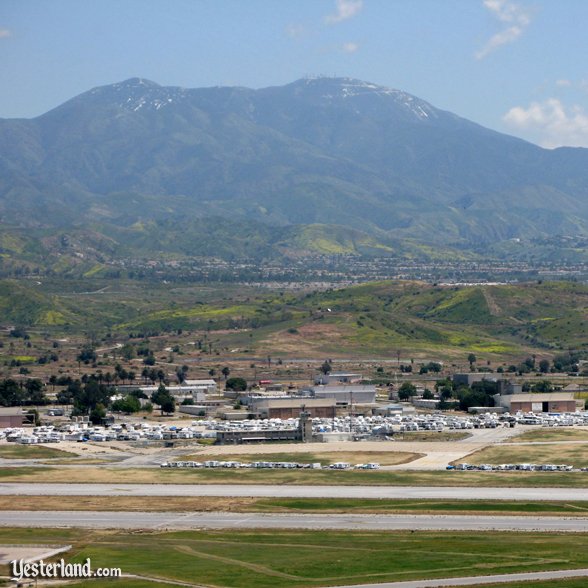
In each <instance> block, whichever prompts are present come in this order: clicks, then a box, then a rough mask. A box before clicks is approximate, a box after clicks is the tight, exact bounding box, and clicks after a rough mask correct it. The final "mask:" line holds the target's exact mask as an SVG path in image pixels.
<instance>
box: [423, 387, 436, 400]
mask: <svg viewBox="0 0 588 588" xmlns="http://www.w3.org/2000/svg"><path fill="white" fill-rule="evenodd" d="M433 398H435V397H434V396H433V393H432V392H431V391H430V390H429V389H428V388H427V389H426V390H425V391H424V392H423V400H433Z"/></svg>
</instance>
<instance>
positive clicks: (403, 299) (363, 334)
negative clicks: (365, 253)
mask: <svg viewBox="0 0 588 588" xmlns="http://www.w3.org/2000/svg"><path fill="white" fill-rule="evenodd" d="M0 312H1V313H2V316H3V317H4V321H5V322H9V323H14V324H19V325H22V326H28V325H30V326H41V325H42V326H45V327H47V328H50V329H53V330H54V331H56V332H57V331H60V330H63V329H64V328H66V327H67V328H68V329H69V330H70V332H71V331H72V330H73V331H75V330H76V329H78V326H77V325H83V329H88V328H90V329H92V330H94V331H96V332H106V331H109V332H111V333H113V334H115V335H117V336H126V335H127V334H129V333H151V334H153V333H165V332H170V331H173V330H177V329H183V330H185V331H190V332H194V333H195V335H196V337H197V338H198V337H199V336H202V335H206V337H209V338H214V339H215V341H216V342H217V346H218V347H219V348H226V349H236V350H239V351H240V352H243V353H252V354H262V353H263V354H265V353H268V354H272V355H280V354H281V355H294V356H301V357H306V356H313V355H319V356H329V357H330V356H346V355H347V356H349V355H357V356H362V357H373V356H380V357H382V356H384V357H385V356H390V357H396V355H397V353H399V352H402V354H403V356H406V355H405V354H411V356H415V357H427V356H431V355H434V356H435V357H446V358H448V359H449V358H452V357H462V358H463V356H464V353H469V352H474V353H476V354H479V355H481V356H487V358H488V359H497V358H502V357H505V358H506V357H520V356H522V355H529V354H533V353H536V354H541V355H553V354H556V353H558V352H560V351H561V350H568V349H580V350H581V349H585V348H586V347H587V346H588V287H586V286H583V285H580V284H574V283H564V282H553V283H537V282H535V283H528V284H520V285H507V286H494V285H489V286H471V287H454V286H452V287H440V286H434V285H430V284H425V283H421V282H406V281H393V282H392V281H387V282H374V283H369V284H363V285H360V286H354V287H349V288H341V289H335V290H328V291H324V292H314V293H305V294H304V293H302V294H298V293H286V292H279V291H278V292H270V291H268V290H262V289H255V288H251V287H243V286H240V285H238V284H235V285H233V286H227V285H219V286H213V285H206V286H204V285H186V286H181V285H176V286H173V285H166V284H165V283H161V282H159V283H155V282H149V283H143V282H133V281H113V280H110V281H109V280H96V279H93V280H77V281H69V282H63V281H53V282H51V281H48V282H46V283H45V282H44V283H43V284H38V283H33V282H31V281H27V282H24V281H21V282H17V281H4V282H0ZM199 333H200V334H201V335H198V334H199Z"/></svg>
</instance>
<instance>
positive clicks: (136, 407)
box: [112, 394, 141, 414]
mask: <svg viewBox="0 0 588 588" xmlns="http://www.w3.org/2000/svg"><path fill="white" fill-rule="evenodd" d="M112 410H113V411H115V412H124V413H125V414H131V413H133V412H139V411H140V410H141V403H140V402H139V399H138V398H137V397H136V396H133V395H132V394H128V395H127V396H125V397H124V398H119V399H118V400H115V401H114V402H113V403H112Z"/></svg>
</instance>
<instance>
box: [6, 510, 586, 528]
mask: <svg viewBox="0 0 588 588" xmlns="http://www.w3.org/2000/svg"><path fill="white" fill-rule="evenodd" d="M0 526H4V527H84V528H93V529H161V530H163V529H331V530H354V531H366V530H369V531H406V530H409V531H415V530H423V531H424V530H427V531H443V530H451V531H469V532H472V531H527V532H531V531H541V532H582V533H586V532H588V518H568V517H516V516H475V517H473V516H463V515H462V516H460V515H443V516H430V515H352V514H326V515H323V514H252V513H225V512H213V513H169V512H168V513H163V512H93V511H92V512H88V511H76V512H72V511H32V512H31V511H3V512H0Z"/></svg>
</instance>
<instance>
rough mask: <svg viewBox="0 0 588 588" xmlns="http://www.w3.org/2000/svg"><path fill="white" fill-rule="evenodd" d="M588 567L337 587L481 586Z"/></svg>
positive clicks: (576, 573) (582, 573) (582, 572)
mask: <svg viewBox="0 0 588 588" xmlns="http://www.w3.org/2000/svg"><path fill="white" fill-rule="evenodd" d="M587 576H588V569H585V568H584V569H579V570H556V571H553V572H524V573H520V574H497V575H494V576H474V577H473V578H445V579H439V580H412V581H408V582H385V583H383V584H355V585H354V586H337V587H336V588H441V587H445V586H447V587H449V586H479V585H480V584H504V583H511V582H530V581H533V580H562V579H565V578H584V577H587Z"/></svg>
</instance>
